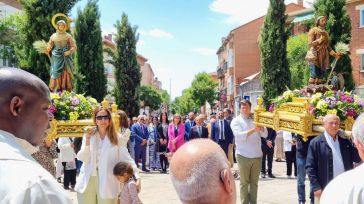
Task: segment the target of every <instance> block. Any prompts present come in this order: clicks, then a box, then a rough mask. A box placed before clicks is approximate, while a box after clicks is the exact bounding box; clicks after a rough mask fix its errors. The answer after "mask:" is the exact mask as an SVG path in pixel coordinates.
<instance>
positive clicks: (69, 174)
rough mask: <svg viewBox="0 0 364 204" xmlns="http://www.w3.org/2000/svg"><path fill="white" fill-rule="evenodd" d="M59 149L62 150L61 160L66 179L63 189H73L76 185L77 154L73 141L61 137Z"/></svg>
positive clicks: (64, 179)
mask: <svg viewBox="0 0 364 204" xmlns="http://www.w3.org/2000/svg"><path fill="white" fill-rule="evenodd" d="M58 148H59V150H60V154H59V157H60V160H61V162H62V166H63V172H64V178H63V188H64V189H69V185H70V184H71V188H72V189H73V188H74V187H75V184H76V160H75V159H76V153H75V149H74V144H73V139H72V138H70V137H61V138H59V139H58Z"/></svg>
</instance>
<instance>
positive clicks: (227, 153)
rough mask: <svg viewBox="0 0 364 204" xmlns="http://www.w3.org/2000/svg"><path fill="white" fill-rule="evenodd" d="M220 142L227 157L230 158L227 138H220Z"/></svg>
mask: <svg viewBox="0 0 364 204" xmlns="http://www.w3.org/2000/svg"><path fill="white" fill-rule="evenodd" d="M218 144H219V145H220V147H221V149H222V150H224V152H225V155H226V158H229V143H228V142H227V140H219V142H218Z"/></svg>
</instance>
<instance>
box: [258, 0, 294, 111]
mask: <svg viewBox="0 0 364 204" xmlns="http://www.w3.org/2000/svg"><path fill="white" fill-rule="evenodd" d="M284 12H285V4H284V0H270V6H269V8H268V13H267V15H266V17H265V21H264V25H263V28H262V30H261V32H260V34H261V36H260V44H259V46H260V51H261V56H260V57H261V66H262V77H261V80H262V85H263V89H264V94H263V99H264V103H265V105H266V106H267V107H268V105H269V103H270V102H269V101H270V100H271V99H273V98H275V97H277V96H279V95H281V94H282V93H283V92H284V91H285V89H286V88H285V87H290V78H291V77H290V75H291V74H290V71H289V68H288V61H287V51H286V44H287V36H288V33H287V31H286V29H285V22H286V16H285V14H284Z"/></svg>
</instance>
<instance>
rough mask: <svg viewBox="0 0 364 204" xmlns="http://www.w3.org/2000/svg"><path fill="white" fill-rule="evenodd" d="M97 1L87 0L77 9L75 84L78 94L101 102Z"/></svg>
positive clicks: (103, 92) (102, 82) (103, 78)
mask: <svg viewBox="0 0 364 204" xmlns="http://www.w3.org/2000/svg"><path fill="white" fill-rule="evenodd" d="M97 2H98V1H97V0H89V1H88V2H87V4H86V6H85V8H84V9H83V10H82V11H81V9H80V8H79V9H78V12H77V13H78V15H77V19H76V22H75V30H74V37H75V41H76V44H77V57H76V71H75V73H76V74H75V76H77V77H76V83H75V88H76V91H77V92H78V93H85V94H86V95H90V96H92V97H94V98H95V99H96V100H97V101H102V99H103V98H104V96H105V95H106V84H107V81H106V75H105V68H104V60H103V48H102V37H101V26H100V11H99V8H98V5H97Z"/></svg>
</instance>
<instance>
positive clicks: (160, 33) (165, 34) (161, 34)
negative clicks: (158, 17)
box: [148, 28, 173, 39]
mask: <svg viewBox="0 0 364 204" xmlns="http://www.w3.org/2000/svg"><path fill="white" fill-rule="evenodd" d="M148 34H149V35H150V36H153V37H156V38H167V39H172V38H173V35H172V34H171V33H168V32H166V31H163V30H161V29H158V28H155V29H152V30H150V31H149V32H148Z"/></svg>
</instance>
